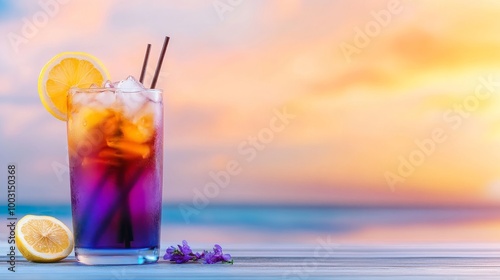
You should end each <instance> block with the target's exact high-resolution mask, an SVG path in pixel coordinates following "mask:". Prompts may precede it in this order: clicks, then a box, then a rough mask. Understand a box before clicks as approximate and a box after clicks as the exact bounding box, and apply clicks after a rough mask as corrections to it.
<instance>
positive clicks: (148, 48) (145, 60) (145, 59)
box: [139, 44, 151, 84]
mask: <svg viewBox="0 0 500 280" xmlns="http://www.w3.org/2000/svg"><path fill="white" fill-rule="evenodd" d="M150 50H151V44H148V47H147V48H146V54H145V55H144V62H142V70H141V77H140V78H139V82H141V84H143V83H144V76H145V75H146V68H147V67H148V59H149V51H150Z"/></svg>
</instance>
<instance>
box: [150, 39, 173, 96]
mask: <svg viewBox="0 0 500 280" xmlns="http://www.w3.org/2000/svg"><path fill="white" fill-rule="evenodd" d="M168 41H170V37H168V36H165V41H163V47H162V48H161V53H160V57H159V58H158V64H157V65H156V71H155V75H154V76H153V82H152V83H151V88H152V89H153V88H155V87H156V82H157V81H158V76H160V70H161V66H162V64H163V58H164V57H165V53H166V52H167V47H168Z"/></svg>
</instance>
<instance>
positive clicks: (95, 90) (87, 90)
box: [68, 87, 163, 94]
mask: <svg viewBox="0 0 500 280" xmlns="http://www.w3.org/2000/svg"><path fill="white" fill-rule="evenodd" d="M103 91H110V92H113V93H119V92H122V93H140V92H148V93H163V90H161V89H157V88H146V89H141V90H127V89H119V88H106V87H95V88H94V87H93V88H79V87H72V88H70V89H69V92H68V93H71V94H75V93H78V92H85V93H99V92H103Z"/></svg>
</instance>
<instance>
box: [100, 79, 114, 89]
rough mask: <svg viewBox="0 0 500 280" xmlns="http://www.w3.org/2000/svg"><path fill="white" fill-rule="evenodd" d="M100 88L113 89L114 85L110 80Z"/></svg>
mask: <svg viewBox="0 0 500 280" xmlns="http://www.w3.org/2000/svg"><path fill="white" fill-rule="evenodd" d="M102 87H105V88H114V87H115V85H114V84H113V83H112V82H111V81H110V80H107V81H106V82H104V84H103V85H102Z"/></svg>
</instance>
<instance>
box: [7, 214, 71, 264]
mask: <svg viewBox="0 0 500 280" xmlns="http://www.w3.org/2000/svg"><path fill="white" fill-rule="evenodd" d="M16 245H17V248H18V249H19V251H20V252H21V254H22V255H23V256H24V257H25V258H26V259H27V260H28V261H32V262H56V261H59V260H62V259H64V258H66V257H67V256H68V255H69V254H70V253H71V251H73V246H74V241H73V234H72V233H71V231H70V230H69V228H68V227H67V226H66V225H65V224H63V223H62V222H61V221H59V220H57V219H56V218H54V217H50V216H34V215H26V216H24V217H23V218H22V219H21V220H19V222H18V223H17V225H16Z"/></svg>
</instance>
